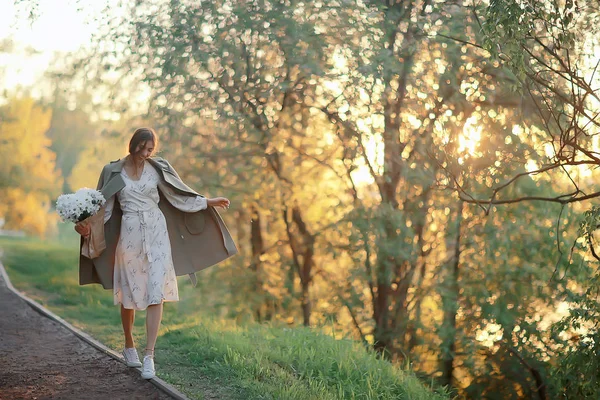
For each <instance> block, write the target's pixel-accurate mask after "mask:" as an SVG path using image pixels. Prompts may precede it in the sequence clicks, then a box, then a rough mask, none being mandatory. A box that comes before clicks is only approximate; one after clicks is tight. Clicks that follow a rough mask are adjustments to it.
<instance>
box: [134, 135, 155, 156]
mask: <svg viewBox="0 0 600 400" xmlns="http://www.w3.org/2000/svg"><path fill="white" fill-rule="evenodd" d="M153 151H154V143H153V142H152V140H147V141H145V142H142V143H140V144H139V145H138V147H137V149H136V152H135V158H137V159H138V160H145V159H146V158H148V157H150V156H151V155H152V152H153Z"/></svg>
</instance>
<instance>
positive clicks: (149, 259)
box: [75, 128, 237, 379]
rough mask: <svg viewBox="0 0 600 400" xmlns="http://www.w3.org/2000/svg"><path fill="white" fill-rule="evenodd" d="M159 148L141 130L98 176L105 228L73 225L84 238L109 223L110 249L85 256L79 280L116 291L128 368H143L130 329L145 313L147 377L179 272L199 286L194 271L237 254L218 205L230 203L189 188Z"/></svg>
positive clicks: (153, 135) (153, 137)
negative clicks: (140, 312)
mask: <svg viewBox="0 0 600 400" xmlns="http://www.w3.org/2000/svg"><path fill="white" fill-rule="evenodd" d="M157 145H158V138H157V136H156V133H155V132H154V131H153V130H152V129H149V128H140V129H138V130H136V131H135V133H134V134H133V136H132V137H131V140H130V142H129V155H127V157H125V158H123V159H121V160H118V161H115V162H112V163H110V164H108V165H106V166H105V167H104V169H103V170H102V174H101V175H100V179H99V181H98V190H100V191H101V192H102V194H103V195H104V197H105V198H106V199H107V201H106V204H105V206H104V207H103V209H102V210H101V212H102V211H103V212H104V227H98V226H96V227H91V226H89V225H84V224H81V223H80V224H77V225H76V226H75V230H76V231H77V232H78V233H79V234H80V235H82V243H83V238H87V237H88V236H89V235H90V232H91V229H94V232H96V231H97V229H98V228H104V238H105V242H106V248H105V249H104V251H102V253H101V254H100V255H99V256H98V257H96V258H94V259H89V258H87V257H85V256H83V255H81V256H80V263H79V265H80V284H82V285H84V284H88V283H100V284H102V285H103V287H104V288H106V289H113V295H114V302H115V305H116V304H120V305H121V321H122V324H123V333H124V335H125V346H124V349H123V357H124V358H125V361H126V363H127V365H128V366H130V367H140V366H142V363H141V362H140V360H139V357H138V354H137V351H136V349H135V344H134V341H133V332H132V330H133V322H134V317H135V311H136V310H147V311H146V337H147V340H146V343H147V344H146V350H145V356H144V360H143V366H142V377H143V378H145V379H151V378H153V377H154V376H155V368H154V346H155V343H156V338H157V336H158V329H159V327H160V322H161V319H162V311H163V303H164V302H167V301H178V300H179V295H178V288H177V280H176V276H177V275H185V274H189V275H190V277H191V278H192V281H193V282H194V283H195V275H194V273H195V272H197V271H199V270H201V269H203V268H206V267H208V266H210V265H214V264H216V263H217V262H220V261H222V260H224V259H226V258H228V257H231V256H232V255H234V254H236V253H237V249H236V247H235V244H234V243H233V240H232V239H231V235H230V234H229V232H228V230H227V227H226V226H225V224H224V223H223V220H222V219H221V218H220V216H219V214H218V213H217V212H216V210H215V209H214V207H222V208H224V209H227V208H229V204H230V202H229V200H228V199H226V198H224V197H215V198H205V197H204V196H201V195H199V194H198V193H196V192H195V191H193V190H192V189H190V188H189V187H188V186H187V185H185V184H184V183H183V182H182V181H181V179H180V178H179V175H178V174H177V172H175V170H174V169H173V168H172V167H171V165H170V164H169V163H168V162H167V161H165V160H163V159H161V158H158V157H151V156H152V154H153V152H154V151H155V150H156V147H157ZM99 221H102V220H101V219H100V220H99ZM100 224H101V222H100Z"/></svg>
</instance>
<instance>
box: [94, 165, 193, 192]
mask: <svg viewBox="0 0 600 400" xmlns="http://www.w3.org/2000/svg"><path fill="white" fill-rule="evenodd" d="M147 161H148V162H149V163H150V165H152V166H153V167H154V168H155V169H156V170H157V171H158V172H159V173H160V175H161V178H162V179H163V180H164V181H165V182H166V183H168V184H169V185H170V186H171V187H173V188H174V189H176V190H177V191H179V192H180V193H182V194H184V195H188V196H198V195H199V194H198V193H196V191H194V190H193V189H192V188H190V187H189V186H187V185H186V184H185V183H183V182H182V181H181V179H180V178H179V176H178V175H177V173H176V172H175V170H173V168H172V167H171V165H170V164H169V163H168V162H167V161H166V160H165V159H164V158H161V157H152V158H148V159H147ZM124 165H125V158H121V159H119V160H117V161H112V162H111V163H110V164H108V165H107V166H106V169H107V172H108V176H106V177H105V179H104V184H103V185H102V188H101V191H102V194H103V195H104V197H105V198H109V197H111V196H113V195H114V194H115V193H117V192H118V191H119V190H121V189H123V188H124V187H125V182H124V181H123V178H122V177H121V170H122V169H123V166H124Z"/></svg>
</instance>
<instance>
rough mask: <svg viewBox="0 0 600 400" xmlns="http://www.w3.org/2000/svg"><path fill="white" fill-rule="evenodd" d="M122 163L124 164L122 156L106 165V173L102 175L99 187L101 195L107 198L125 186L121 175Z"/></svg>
mask: <svg viewBox="0 0 600 400" xmlns="http://www.w3.org/2000/svg"><path fill="white" fill-rule="evenodd" d="M123 164H125V159H124V158H122V159H120V160H118V161H115V162H113V163H110V164H109V165H108V168H107V170H106V172H105V173H106V174H107V175H106V176H104V177H103V180H104V182H103V184H102V188H100V191H101V192H102V195H103V196H104V198H105V199H107V200H108V199H110V198H111V197H112V196H114V195H115V194H116V193H117V192H118V191H119V190H121V189H123V188H124V187H125V181H123V177H122V176H121V170H122V169H123Z"/></svg>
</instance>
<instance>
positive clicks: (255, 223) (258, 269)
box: [250, 206, 268, 322]
mask: <svg viewBox="0 0 600 400" xmlns="http://www.w3.org/2000/svg"><path fill="white" fill-rule="evenodd" d="M251 212H252V219H251V220H250V246H251V247H252V264H251V268H252V271H253V272H254V291H255V293H256V297H257V298H258V299H259V301H258V303H257V304H256V305H255V308H254V316H255V318H256V320H257V321H258V322H263V321H265V320H268V319H267V314H268V313H266V314H265V316H264V317H263V310H262V309H263V303H264V301H265V299H264V290H263V280H262V274H263V268H262V261H261V259H260V257H261V256H262V255H263V254H264V252H265V245H264V241H263V237H262V228H261V225H260V213H259V212H258V210H257V209H256V207H255V206H252V208H251Z"/></svg>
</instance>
